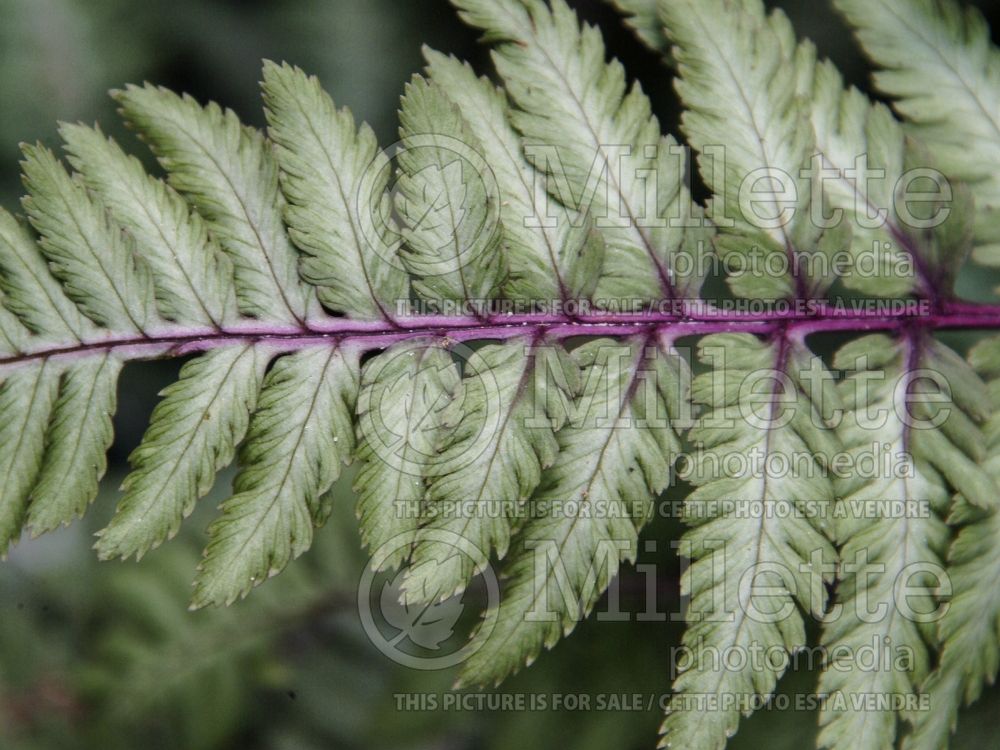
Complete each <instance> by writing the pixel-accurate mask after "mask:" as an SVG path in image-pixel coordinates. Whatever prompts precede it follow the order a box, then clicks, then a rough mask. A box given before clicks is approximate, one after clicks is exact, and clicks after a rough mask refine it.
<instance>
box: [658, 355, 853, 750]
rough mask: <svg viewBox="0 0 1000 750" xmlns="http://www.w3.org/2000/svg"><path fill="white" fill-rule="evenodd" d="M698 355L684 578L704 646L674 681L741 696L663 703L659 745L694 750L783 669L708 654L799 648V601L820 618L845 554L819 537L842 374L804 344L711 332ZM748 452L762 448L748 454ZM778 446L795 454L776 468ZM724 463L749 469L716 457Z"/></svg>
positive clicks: (764, 692)
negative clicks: (837, 376)
mask: <svg viewBox="0 0 1000 750" xmlns="http://www.w3.org/2000/svg"><path fill="white" fill-rule="evenodd" d="M699 356H700V358H701V360H702V361H703V362H704V363H706V364H709V365H711V367H712V369H711V370H710V371H709V372H707V373H705V374H704V375H699V376H698V377H697V378H696V379H695V381H694V384H693V389H692V397H693V400H694V401H695V403H701V404H704V405H705V406H706V407H707V411H706V412H705V413H704V414H703V415H702V416H701V417H700V418H699V422H698V424H697V425H696V426H695V427H694V429H692V430H691V432H690V434H689V439H690V440H691V441H692V443H693V445H694V450H695V454H694V455H695V458H694V459H693V461H694V463H693V466H692V468H691V470H690V472H689V474H690V481H691V482H692V483H693V484H694V485H695V486H696V488H697V489H695V491H694V492H693V493H691V494H690V495H689V496H688V498H687V500H686V501H685V518H686V520H687V521H688V523H689V524H690V525H691V526H692V529H691V530H690V531H688V532H687V533H686V534H685V536H684V539H683V541H682V543H681V544H682V553H683V554H684V555H686V556H687V557H689V558H691V559H692V561H693V562H692V564H691V566H690V567H689V568H688V569H687V570H686V571H685V573H684V576H683V578H682V579H681V591H682V593H683V594H684V595H685V596H688V597H690V601H689V604H688V608H687V612H686V619H687V621H688V623H689V625H688V628H687V630H686V632H685V634H684V646H685V647H687V648H688V649H689V653H691V654H694V655H696V656H695V657H694V658H693V659H692V663H691V664H690V666H689V668H687V670H686V671H684V672H682V673H681V674H680V675H679V676H678V678H677V680H676V681H675V682H674V691H675V692H676V693H679V694H681V695H682V696H683V695H684V694H692V695H699V694H700V695H716V696H725V697H728V698H730V699H732V698H735V699H736V700H735V701H733V702H731V703H729V704H728V705H726V706H725V707H720V708H718V709H707V710H702V709H698V710H677V711H674V712H672V713H669V714H668V716H667V718H666V720H665V721H664V723H663V727H662V729H661V732H662V734H663V742H662V745H663V746H664V747H683V748H692V749H693V750H702V749H703V748H709V749H712V748H721V747H723V746H724V745H725V743H726V739H727V738H728V737H730V736H732V735H733V734H734V733H735V732H736V729H737V725H738V723H739V716H740V713H743V714H744V715H749V713H750V712H751V710H752V708H751V706H753V705H754V701H755V699H757V698H758V697H768V696H770V695H771V693H773V691H774V688H775V684H776V683H777V680H778V678H780V677H781V674H782V669H781V668H780V667H775V666H771V664H772V662H770V661H766V662H765V664H763V665H761V664H752V663H751V661H750V660H749V659H747V660H746V661H745V662H744V668H743V669H730V668H729V667H728V666H723V665H722V664H721V663H720V662H719V661H718V660H717V659H713V654H714V653H716V651H713V650H717V653H719V654H727V653H732V652H733V651H736V652H737V653H740V654H744V655H745V654H750V653H754V652H755V651H756V652H757V653H773V652H774V650H775V649H781V648H783V649H785V650H786V651H787V652H789V653H795V652H796V651H798V650H799V649H801V648H803V647H804V646H805V645H806V636H805V623H804V621H803V618H802V615H801V614H800V609H801V611H802V612H804V613H806V614H811V615H813V616H815V617H820V616H822V614H823V612H824V610H825V607H826V592H825V590H824V583H829V582H830V579H831V578H832V572H833V569H834V568H833V561H834V560H835V559H836V553H835V552H834V549H833V547H832V545H831V544H830V543H829V542H828V541H827V540H826V538H825V537H824V533H825V532H827V531H829V529H828V526H829V523H830V520H829V519H830V516H831V515H832V514H831V513H830V512H829V508H830V506H831V505H832V502H833V486H832V483H831V481H830V477H829V461H830V460H831V459H832V458H833V456H834V455H835V454H836V453H837V452H838V450H839V443H838V441H837V439H836V437H835V436H834V434H833V432H832V431H831V430H830V428H829V422H830V420H831V417H832V416H833V414H834V413H835V411H836V409H837V408H838V405H837V402H836V400H835V398H833V394H832V393H831V389H832V386H831V383H832V380H833V378H832V376H831V375H829V373H826V372H825V370H824V369H823V366H822V364H821V363H819V361H818V360H817V359H816V358H815V357H814V356H813V355H812V354H811V353H810V352H809V351H808V350H807V349H806V348H805V347H804V346H803V345H802V344H801V343H799V342H793V341H790V340H788V339H787V338H785V337H784V336H779V337H777V338H776V339H775V340H773V341H762V340H760V339H757V338H755V337H753V336H748V335H739V336H729V335H719V336H709V337H706V338H704V339H702V341H701V342H700V343H699ZM749 394H755V395H756V396H757V397H758V398H757V399H756V403H757V404H759V407H760V408H759V410H755V409H753V407H752V406H750V407H748V404H750V403H753V399H751V397H750V395H749ZM748 408H749V409H750V410H751V411H750V412H748V411H747V409H748ZM742 456H758V457H759V458H758V460H757V462H754V461H746V462H741V461H740V460H739V459H740V458H741V457H742ZM775 456H785V457H791V456H795V457H796V459H795V460H794V461H789V462H788V464H787V465H786V466H785V470H781V469H777V470H775V469H772V468H771V467H772V466H774V465H775V464H774V463H773V462H772V458H774V457H775ZM803 456H805V457H807V459H808V465H806V466H803V465H802V464H801V462H800V457H803ZM732 459H736V461H733V460H732ZM758 463H759V465H758ZM729 466H739V467H741V469H742V472H741V473H740V472H737V471H733V470H728V471H727V470H724V469H721V468H720V467H729ZM781 663H782V662H780V661H778V662H777V664H779V665H780V664H781ZM741 706H744V708H742V709H741Z"/></svg>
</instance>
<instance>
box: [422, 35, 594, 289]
mask: <svg viewBox="0 0 1000 750" xmlns="http://www.w3.org/2000/svg"><path fill="white" fill-rule="evenodd" d="M424 57H426V58H427V72H428V74H429V75H430V78H431V80H432V81H434V82H435V83H436V84H438V85H439V86H440V88H441V90H442V91H443V92H444V93H445V94H446V95H447V96H448V98H449V99H451V101H452V102H453V103H454V104H455V106H456V107H457V108H458V110H459V112H460V113H461V115H462V118H463V120H464V121H465V123H466V125H467V126H468V128H469V132H470V133H471V134H472V135H473V136H474V137H475V138H476V141H477V143H478V144H479V145H480V146H481V148H482V149H483V154H482V156H483V159H484V161H485V162H486V163H487V164H488V165H489V167H490V169H491V170H492V174H493V177H494V178H495V179H496V181H497V186H498V188H499V191H500V206H501V209H500V211H501V216H500V218H501V223H502V226H503V243H504V248H505V251H506V254H507V258H508V260H509V263H510V277H509V278H508V280H507V284H506V285H505V287H504V294H505V296H507V297H510V298H513V299H522V300H537V301H552V302H568V301H571V300H580V299H587V298H589V297H590V296H591V295H592V294H593V292H594V288H595V286H596V284H597V280H598V279H599V278H600V276H601V269H602V267H603V261H604V241H603V238H602V237H601V235H600V233H599V232H597V231H595V229H594V227H593V222H592V220H590V219H589V218H588V217H585V216H577V215H574V213H573V212H572V211H570V210H568V209H566V208H565V207H564V206H563V205H562V204H561V203H558V202H556V201H553V200H551V199H548V197H547V195H546V193H545V187H544V178H543V176H542V175H540V174H538V172H537V171H536V170H535V168H534V167H533V166H531V164H530V163H529V162H528V160H527V158H526V157H525V155H524V142H523V141H522V139H521V138H520V136H518V134H517V133H516V132H515V131H514V129H513V127H512V126H511V125H510V123H509V118H510V105H509V104H508V103H507V100H506V97H505V95H504V93H503V91H502V90H500V89H497V88H496V87H494V86H493V85H492V84H491V83H490V82H489V81H488V80H487V79H485V78H477V77H476V74H475V72H474V71H473V70H472V68H471V67H470V66H469V65H468V64H467V63H466V64H463V63H462V62H460V61H459V60H457V59H455V58H453V57H446V56H445V55H442V54H441V53H439V52H435V51H433V50H431V49H428V48H425V49H424ZM535 223H537V224H539V225H540V226H533V224H535Z"/></svg>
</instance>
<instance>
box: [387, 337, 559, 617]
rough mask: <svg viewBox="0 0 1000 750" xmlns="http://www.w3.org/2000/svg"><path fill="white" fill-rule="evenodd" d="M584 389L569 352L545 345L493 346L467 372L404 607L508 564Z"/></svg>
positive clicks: (435, 471) (433, 477)
mask: <svg viewBox="0 0 1000 750" xmlns="http://www.w3.org/2000/svg"><path fill="white" fill-rule="evenodd" d="M577 380H578V377H577V367H576V366H575V364H574V363H573V361H572V360H571V359H570V357H569V355H568V354H567V353H566V351H565V350H564V349H563V348H562V347H561V346H558V345H554V344H551V343H547V342H544V341H542V342H535V341H532V340H530V339H514V340H512V341H510V342H507V343H504V344H500V345H491V346H486V347H484V348H482V349H480V350H478V351H476V352H475V353H474V354H473V355H472V356H471V357H470V358H469V360H468V361H467V362H466V363H465V377H464V378H463V381H462V391H461V395H460V397H459V399H457V400H456V401H455V402H453V405H452V406H451V407H450V408H449V411H450V412H451V414H450V415H449V416H448V417H446V418H445V424H446V426H447V427H448V429H447V431H446V433H445V434H446V437H445V438H444V439H443V440H442V441H441V442H440V444H439V445H438V452H439V455H438V458H437V459H436V460H435V462H434V464H433V466H432V468H431V472H430V476H429V480H430V481H429V487H428V491H427V500H426V512H425V513H426V517H427V520H426V522H425V523H424V525H423V526H422V527H421V529H420V530H419V531H418V532H417V534H416V540H415V543H414V549H413V554H412V556H411V558H410V565H409V567H408V568H407V573H406V578H405V579H404V581H403V594H404V595H405V597H406V599H407V601H437V600H443V599H447V598H449V597H451V596H454V595H455V594H458V593H460V592H461V591H463V590H464V589H465V587H466V585H467V584H468V582H469V580H470V579H471V578H472V577H473V576H474V575H476V574H477V573H480V572H481V570H480V569H479V568H480V566H482V565H483V564H485V561H487V560H488V559H489V558H490V555H491V554H492V553H493V552H494V551H495V552H496V555H497V557H499V558H501V559H502V558H503V557H504V556H505V555H506V554H507V549H508V547H509V545H510V537H511V525H512V523H513V522H514V521H515V520H516V519H517V518H518V515H519V511H520V510H521V508H522V506H523V504H524V502H525V501H527V500H528V498H530V497H531V496H532V495H533V493H534V491H535V488H536V487H538V484H539V482H540V481H541V479H542V472H543V470H545V469H547V468H548V467H550V466H552V465H553V463H554V462H555V461H556V456H557V454H558V452H559V443H558V441H557V439H556V431H557V430H559V429H560V428H561V427H562V426H563V425H564V424H565V422H566V420H567V419H568V417H569V413H568V405H569V402H570V400H571V399H572V398H573V396H574V395H575V393H576V390H577V388H578V384H577ZM454 537H462V538H463V539H467V540H468V541H469V542H470V543H471V544H472V545H473V547H474V548H475V550H476V553H477V556H480V554H481V557H480V559H479V560H475V559H473V558H472V557H471V556H470V555H469V554H466V553H465V551H464V550H462V549H459V548H458V547H457V546H456V545H454V544H452V543H449V542H448V541H447V540H448V539H451V538H454Z"/></svg>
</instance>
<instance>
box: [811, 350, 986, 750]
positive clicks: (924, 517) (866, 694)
mask: <svg viewBox="0 0 1000 750" xmlns="http://www.w3.org/2000/svg"><path fill="white" fill-rule="evenodd" d="M959 362H961V359H960V358H958V356H957V355H954V353H952V352H950V350H946V349H945V348H944V347H943V346H942V345H940V344H937V343H935V342H929V341H927V340H925V339H923V338H921V337H920V336H918V335H906V336H903V337H902V338H900V339H892V338H889V337H888V336H884V335H875V336H869V337H865V338H862V339H859V340H856V341H854V342H852V343H850V344H847V345H845V346H844V347H843V348H841V350H840V351H839V352H838V353H837V355H836V358H835V361H834V364H835V366H836V367H838V368H839V369H842V370H845V371H846V372H847V378H846V379H845V380H844V382H843V383H842V384H841V386H840V391H841V394H842V398H843V403H844V409H845V413H844V418H843V422H842V424H841V426H840V428H839V434H840V437H841V439H842V441H843V443H844V446H845V448H846V450H847V451H848V453H849V454H851V455H854V456H859V455H860V454H861V453H862V452H871V451H873V450H874V451H879V452H884V453H885V454H888V455H890V456H892V459H893V460H892V461H891V463H890V464H889V465H883V466H882V467H880V468H879V469H878V470H877V471H875V472H870V473H869V474H868V475H866V474H865V473H864V472H856V473H854V474H852V475H849V476H845V477H842V478H841V481H840V483H839V486H838V495H839V496H840V498H839V500H838V504H837V511H838V513H837V516H836V538H837V541H838V543H839V544H840V545H841V550H840V555H841V570H840V575H839V578H840V580H839V582H838V585H837V597H836V604H835V605H834V609H833V610H832V611H831V613H830V614H829V615H828V618H829V619H828V622H827V624H826V626H825V628H824V633H823V643H824V646H826V647H827V648H828V649H829V653H830V657H829V663H827V665H826V666H825V669H824V671H823V673H822V675H821V677H820V683H819V690H820V692H821V693H828V694H829V695H830V696H831V697H830V701H829V702H828V703H827V705H826V706H824V708H823V710H822V711H821V715H820V724H821V727H822V728H821V732H820V737H819V742H820V745H821V746H823V747H827V748H831V750H841V749H846V748H860V749H861V750H868V749H869V748H871V750H875V749H876V748H883V747H886V746H888V745H890V744H892V743H893V742H894V739H895V737H896V736H897V725H898V720H899V718H900V716H899V714H898V712H897V711H896V710H895V708H894V707H893V705H892V704H891V703H890V704H887V703H886V698H888V697H891V696H893V695H897V696H904V697H905V696H908V695H910V696H912V695H915V694H916V693H917V691H918V689H919V687H920V685H921V683H922V682H923V680H924V678H925V677H926V676H927V674H928V672H929V670H930V666H931V652H930V650H929V646H928V644H933V643H935V641H936V636H935V632H936V618H937V616H938V615H939V613H940V610H939V609H938V608H937V607H938V602H937V596H938V589H939V586H940V585H941V576H942V574H943V573H944V570H943V568H942V557H943V555H944V552H945V547H946V545H947V541H948V530H947V528H946V526H945V524H944V522H943V521H942V520H941V518H940V516H941V515H942V514H943V513H944V512H945V511H946V509H947V504H948V499H949V498H948V489H947V485H946V482H945V477H948V478H949V479H952V478H953V477H954V475H955V472H954V471H953V469H951V468H949V467H948V465H947V464H948V462H949V461H950V460H953V459H957V458H959V456H960V454H962V453H964V452H965V451H963V450H962V449H961V448H959V446H962V448H965V449H966V450H968V448H969V445H966V444H965V443H966V442H967V440H968V439H969V438H971V437H972V436H973V434H974V433H972V432H971V430H972V429H974V425H973V424H972V420H971V419H970V418H969V417H968V416H967V415H966V414H965V412H963V411H962V410H961V408H960V407H961V406H962V404H961V403H955V404H949V406H950V409H949V411H948V416H947V418H946V419H945V420H944V422H943V423H942V424H941V425H940V426H936V425H935V421H936V419H937V418H938V417H940V416H941V414H942V413H943V412H939V411H936V408H935V406H934V405H933V400H932V399H929V398H928V394H936V397H939V396H941V395H943V394H942V393H941V392H940V390H939V389H938V387H937V385H935V384H934V383H933V382H929V381H928V377H927V374H928V373H929V372H931V371H932V368H936V371H937V372H942V373H945V372H950V373H951V375H950V376H946V377H947V379H948V381H949V382H952V383H956V380H955V378H956V377H968V371H967V366H964V367H960V366H959V364H958V363H959ZM937 404H938V405H941V404H942V401H941V400H940V399H939V398H938V399H937ZM984 405H985V404H983V403H982V402H980V403H979V407H980V408H981V407H982V406H984ZM955 407H959V408H955ZM952 441H955V444H953V443H952ZM981 445H982V441H981V438H980V439H979V446H980V449H981ZM940 451H947V452H948V453H947V455H941V454H940ZM963 469H966V470H970V471H971V470H972V467H970V466H969V465H968V463H966V464H965V465H964V466H963ZM975 471H976V472H981V471H982V470H981V469H979V468H978V467H975ZM977 478H978V477H975V478H973V482H972V484H975V481H974V480H975V479H977ZM983 500H985V498H980V499H978V500H977V501H979V502H982V501H983ZM991 501H992V498H991ZM901 591H905V597H904V596H902V595H901V593H900V592H901ZM873 645H874V646H875V647H876V648H879V649H882V648H884V649H888V653H889V657H888V658H887V662H888V666H887V668H883V669H877V670H873V669H870V668H866V667H865V665H864V663H863V661H862V660H861V652H860V651H859V649H861V648H863V647H871V646H873ZM880 653H881V651H880Z"/></svg>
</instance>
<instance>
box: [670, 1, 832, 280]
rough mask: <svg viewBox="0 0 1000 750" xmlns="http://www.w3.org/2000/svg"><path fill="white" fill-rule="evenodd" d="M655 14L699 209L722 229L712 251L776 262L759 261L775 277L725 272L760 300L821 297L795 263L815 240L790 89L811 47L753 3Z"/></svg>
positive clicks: (798, 113) (695, 5)
mask: <svg viewBox="0 0 1000 750" xmlns="http://www.w3.org/2000/svg"><path fill="white" fill-rule="evenodd" d="M660 12H661V16H662V19H663V22H664V24H665V27H666V30H667V34H668V36H669V37H670V39H671V41H672V42H673V43H674V48H673V55H674V58H675V59H676V61H677V68H678V73H679V77H678V78H677V80H676V87H677V92H678V93H679V94H680V97H681V100H682V101H683V103H684V105H685V107H686V110H685V112H684V114H683V115H682V124H683V129H684V133H685V135H686V136H687V139H688V142H689V143H690V144H691V146H692V147H693V148H694V149H695V151H697V152H698V163H699V166H700V169H701V174H702V177H703V178H704V180H705V182H706V183H707V185H708V186H709V188H710V189H711V190H712V192H713V194H714V196H713V199H712V202H711V204H710V207H709V215H710V216H711V218H712V220H713V222H715V224H716V225H717V226H718V227H719V228H720V229H721V230H722V231H723V232H725V233H726V235H727V236H726V237H725V241H724V242H723V243H721V244H720V247H719V251H720V254H722V255H723V256H726V255H729V254H737V255H748V254H750V253H751V252H754V253H758V254H761V255H763V256H764V257H765V258H766V257H767V256H770V255H776V256H779V257H781V256H784V257H785V259H786V260H785V262H784V264H782V263H781V262H780V261H778V262H771V263H769V264H768V263H765V265H764V266H763V268H764V269H765V271H768V270H769V269H777V270H778V272H777V273H775V272H774V271H773V270H769V271H768V272H767V273H763V274H752V273H751V274H747V275H734V276H732V277H731V284H732V285H733V290H734V291H735V292H736V293H737V294H739V295H741V296H747V297H761V298H764V299H768V298H770V299H784V298H788V297H790V296H796V297H798V298H809V297H813V296H816V295H818V294H820V293H822V292H823V291H825V289H826V288H827V287H828V286H829V284H830V282H831V281H832V279H831V278H828V277H827V276H826V275H819V276H817V277H810V276H809V275H808V274H807V273H806V267H804V266H800V264H799V256H800V254H804V253H806V252H811V251H812V250H813V247H812V245H813V244H814V243H815V242H816V240H817V239H818V232H817V228H816V227H815V226H814V225H813V223H812V222H811V221H810V220H809V219H810V211H809V205H810V197H811V195H812V191H811V185H810V181H809V179H808V177H807V176H803V170H804V169H806V168H807V167H808V166H809V160H810V159H811V157H812V154H813V148H814V137H813V133H812V128H811V127H810V123H809V112H808V109H807V106H806V102H805V101H804V100H803V99H802V97H800V96H799V91H798V85H799V77H800V70H801V69H803V68H808V67H810V66H811V65H812V64H813V60H814V57H815V52H814V50H813V49H812V47H810V46H801V47H800V46H798V44H797V42H796V39H795V34H794V31H793V30H792V27H791V24H790V23H789V21H788V18H787V17H786V16H785V15H784V14H783V13H782V12H781V11H774V12H773V13H771V14H767V13H766V12H765V9H764V5H763V3H762V2H760V1H759V0H706V1H704V2H703V1H702V0H661V2H660Z"/></svg>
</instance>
